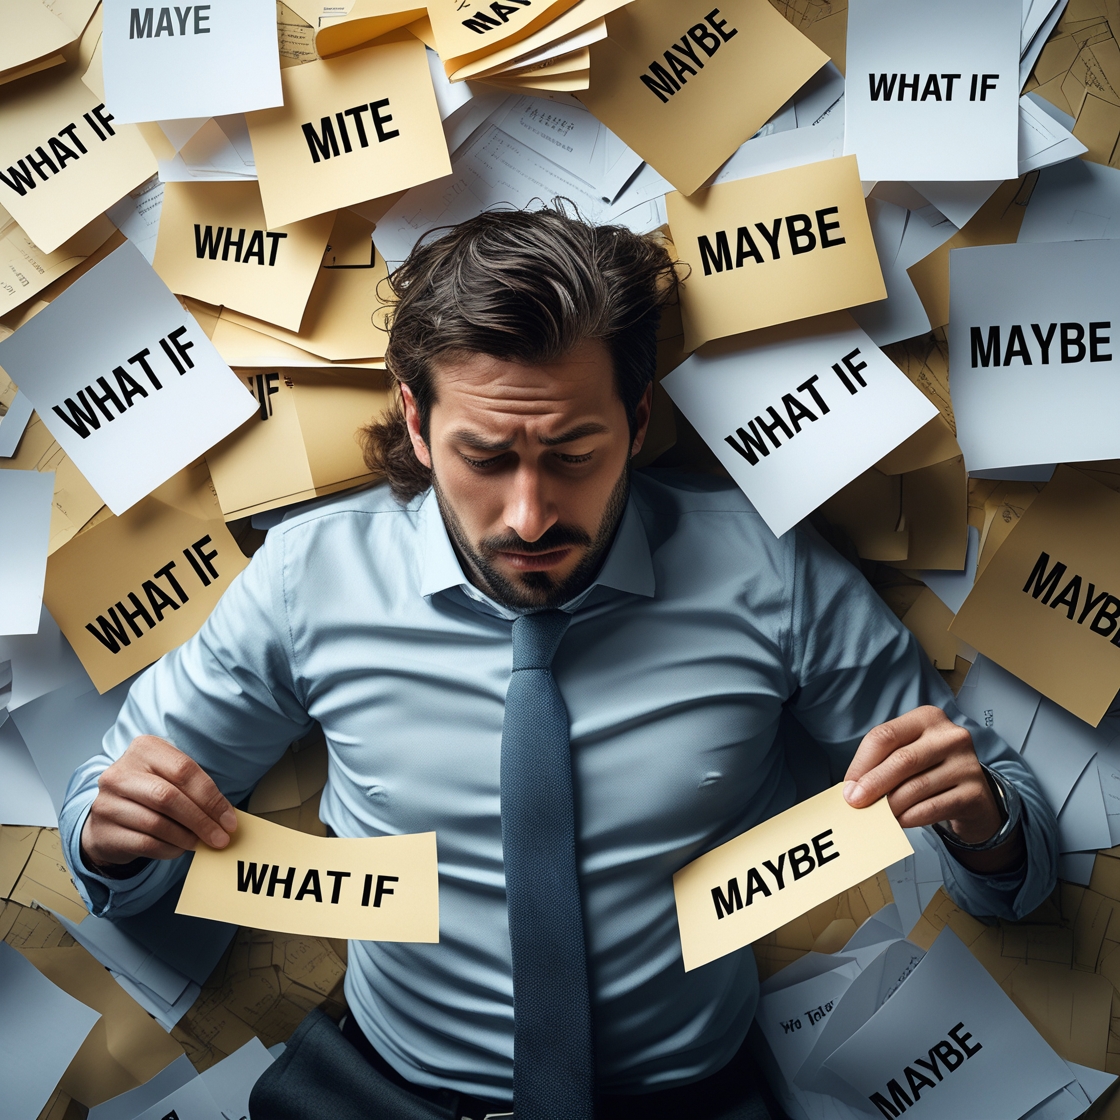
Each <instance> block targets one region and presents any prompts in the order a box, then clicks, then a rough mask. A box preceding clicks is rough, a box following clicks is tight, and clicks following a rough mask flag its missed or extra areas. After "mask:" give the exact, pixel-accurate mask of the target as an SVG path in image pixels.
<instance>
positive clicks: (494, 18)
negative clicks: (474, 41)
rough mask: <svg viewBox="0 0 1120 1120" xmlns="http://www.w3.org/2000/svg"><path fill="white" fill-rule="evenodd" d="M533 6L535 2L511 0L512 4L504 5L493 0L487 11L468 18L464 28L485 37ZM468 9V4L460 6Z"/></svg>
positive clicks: (464, 21) (500, 0)
mask: <svg viewBox="0 0 1120 1120" xmlns="http://www.w3.org/2000/svg"><path fill="white" fill-rule="evenodd" d="M532 6H533V0H511V3H508V4H504V3H502V0H493V3H492V4H490V5H489V7H488V8H487V11H485V12H484V11H481V10H480V11H477V12H475V13H474V15H473V16H468V17H467V19H465V20H463V21H462V22H463V26H464V27H466V28H468V29H469V30H471V31H473V32H474V33H475V34H476V35H485V34H486V32H487V31H493V30H494V28H495V27H501V26H502V24H503V23H509V17H510V16H515V15H518V14H519V13H520V12H522V11H524V10H525V9H526V8H531V7H532ZM460 7H464V8H465V7H466V4H462V5H460Z"/></svg>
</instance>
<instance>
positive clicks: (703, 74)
mask: <svg viewBox="0 0 1120 1120" xmlns="http://www.w3.org/2000/svg"><path fill="white" fill-rule="evenodd" d="M826 62H828V56H827V55H826V54H825V53H824V52H823V51H822V50H820V48H819V47H816V46H814V45H813V44H812V43H811V42H810V41H809V40H808V39H807V38H805V36H804V35H802V34H801V32H800V31H798V30H797V29H796V28H795V27H793V26H792V25H791V24H790V23H789V22H788V21H786V20H785V19H784V18H783V17H782V16H781V14H780V13H779V12H777V11H776V10H775V9H774V7H773V6H772V5H771V4H770V3H768V0H722V2H721V3H720V4H719V6H718V7H717V6H714V4H713V3H712V2H709V0H636V3H632V4H628V5H627V6H626V7H625V8H623V9H622V10H621V11H617V12H614V13H612V14H611V15H609V16H608V17H607V38H606V39H604V40H602V41H601V42H598V43H595V44H594V45H593V46H592V47H591V86H590V88H589V89H588V91H587V92H586V93H581V94H580V95H579V98H580V100H581V101H583V102H584V103H585V104H586V105H587V107H588V108H589V109H590V110H591V111H592V112H593V113H594V114H595V116H596V117H598V118H599V119H600V120H601V121H602V122H603V123H604V124H605V125H606V126H607V127H608V128H610V129H611V130H612V131H613V132H615V133H616V134H617V135H618V136H620V137H621V138H622V139H623V140H625V141H626V143H627V144H629V145H630V147H631V148H633V149H634V151H636V152H637V153H638V154H639V155H640V156H641V157H642V158H643V159H644V160H646V161H647V162H648V163H649V164H650V165H651V166H653V167H654V168H656V170H657V171H659V172H660V173H661V174H662V175H664V176H665V178H666V179H668V180H669V182H670V183H672V184H673V186H674V187H676V188H677V190H679V191H681V192H682V193H684V194H691V193H692V192H693V191H694V190H696V189H697V188H698V187H699V186H700V185H701V184H702V183H704V182H705V181H706V180H707V179H708V178H710V177H711V175H712V173H713V172H715V171H716V169H717V168H718V167H719V166H720V164H722V163H723V162H724V161H725V160H727V159H728V158H730V156H731V155H732V153H733V152H734V151H735V149H736V148H738V147H739V145H740V144H742V143H743V142H744V141H745V140H748V139H749V138H750V137H751V136H753V135H754V134H755V133H756V132H757V131H758V130H759V129H760V128H761V127H762V126H763V124H765V123H766V121H768V120H769V119H770V117H772V116H773V115H774V113H776V112H777V111H778V109H780V108H781V107H782V105H784V104H785V102H786V101H788V100H789V99H790V98H791V97H792V96H793V95H794V94H795V93H796V92H797V91H798V89H800V88H801V86H803V85H804V84H805V83H806V82H807V81H808V80H809V79H810V78H811V77H812V76H813V75H814V74H815V73H816V72H817V71H818V70H819V69H820V68H821V67H822V66H824V65H825V63H826Z"/></svg>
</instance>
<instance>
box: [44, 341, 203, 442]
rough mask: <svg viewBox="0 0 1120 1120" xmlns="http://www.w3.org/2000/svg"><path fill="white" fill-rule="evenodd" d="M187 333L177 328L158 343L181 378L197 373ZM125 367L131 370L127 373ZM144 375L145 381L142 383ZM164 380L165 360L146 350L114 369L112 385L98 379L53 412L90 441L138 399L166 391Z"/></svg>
mask: <svg viewBox="0 0 1120 1120" xmlns="http://www.w3.org/2000/svg"><path fill="white" fill-rule="evenodd" d="M186 333H187V328H186V327H185V326H184V327H176V328H175V330H173V331H170V332H169V333H168V334H167V335H166V336H165V337H164V338H161V339H160V340H159V348H160V350H161V351H162V352H163V354H164V356H165V357H166V359H167V363H168V364H170V366H171V368H172V369H173V370H175V372H176V373H178V374H179V375H180V376H182V375H183V374H184V373H186V372H187V370H188V369H194V361H193V359H192V358H191V356H190V354H189V353H187V351H188V350H192V349H193V348H194V343H193V342H191V341H190V340H189V339H185V338H184V337H183V335H185V334H186ZM149 358H153V360H155V362H156V365H158V366H160V369H159V372H157V371H156V369H154V368H153V366H152V363H151V362H150V361H149V360H148V359H149ZM126 365H127V366H129V367H130V368H129V369H126V368H125V366H126ZM141 374H142V375H143V378H144V380H141ZM165 377H167V372H166V370H165V369H164V368H163V362H162V359H155V358H154V356H153V354H152V351H151V350H149V349H148V348H147V347H145V348H144V349H143V350H140V351H138V352H137V353H135V354H133V355H132V357H131V358H128V359H127V360H126V361H125V362H123V363H122V364H121V365H119V366H115V367H114V368H113V372H112V381H110V380H109V378H108V377H99V378H97V381H96V383H91V384H89V385H87V386H86V387H85V388H84V389H79V390H78V392H76V393H75V394H74V396H73V397H67V398H66V399H65V400H64V401H63V402H62V405H61V406H59V405H57V404H56V405H53V406H52V407H51V411H52V412H54V413H55V415H56V416H58V418H59V419H60V420H62V421H63V422H64V423H65V424H66V426H67V427H68V428H70V429H72V430H73V431H75V432H77V434H78V435H79V436H80V437H81V438H82V439H88V438H89V437H90V436H91V435H92V434H93V433H94V432H96V431H100V430H101V421H102V419H104V420H105V421H106V422H107V423H111V422H112V421H113V420H116V418H117V417H118V416H123V415H124V414H125V413H126V412H127V411H128V410H129V409H130V408H133V407H134V406H135V405H136V402H137V400H138V399H139V400H146V399H147V398H148V397H150V396H151V395H152V394H154V393H158V392H159V391H160V390H161V389H162V388H163V387H164V384H163V379H164V378H165ZM145 382H146V384H145ZM75 398H77V399H75ZM110 405H111V406H112V407H110Z"/></svg>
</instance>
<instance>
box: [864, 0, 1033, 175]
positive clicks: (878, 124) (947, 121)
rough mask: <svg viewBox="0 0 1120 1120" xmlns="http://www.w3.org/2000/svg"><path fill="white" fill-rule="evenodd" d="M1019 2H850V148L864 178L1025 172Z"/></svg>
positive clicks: (887, 0)
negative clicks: (1021, 164) (1021, 167)
mask: <svg viewBox="0 0 1120 1120" xmlns="http://www.w3.org/2000/svg"><path fill="white" fill-rule="evenodd" d="M1022 15H1023V12H1022V0H983V3H977V2H976V0H938V2H937V3H936V4H929V3H926V2H925V0H850V3H849V4H848V48H847V68H846V73H847V92H846V94H845V97H844V106H845V120H846V129H845V137H844V151H845V153H847V154H852V153H855V155H856V156H858V157H859V171H860V177H861V178H863V179H865V180H869V179H890V180H897V179H903V180H914V179H925V180H948V179H1014V178H1015V177H1016V176H1017V175H1018V174H1019V35H1020V26H1021V23H1022Z"/></svg>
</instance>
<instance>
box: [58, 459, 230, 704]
mask: <svg viewBox="0 0 1120 1120" xmlns="http://www.w3.org/2000/svg"><path fill="white" fill-rule="evenodd" d="M208 481H209V479H207V482H208ZM157 494H158V495H161V496H162V497H166V498H171V497H173V495H171V494H169V493H168V491H167V490H166V489H165V488H164V487H161V488H160V489H159V490H158V491H157ZM212 505H213V508H212V510H209V511H206V512H207V513H209V514H210V516H199V514H200V513H201V512H202V511H201V510H191V511H190V512H188V510H187V509H184V508H182V506H176V505H172V504H169V502H164V501H161V500H160V499H159V497H157V496H156V495H153V496H151V497H148V498H144V499H143V500H142V501H140V502H138V503H137V504H136V505H134V506H133V507H132V508H131V509H129V510H126V511H125V513H124V514H122V515H121V516H120V517H110V518H108V519H107V520H105V521H103V522H101V523H100V524H99V525H95V526H94V527H93V528H92V529H90V530H88V531H87V532H85V533H82V534H80V535H79V536H77V537H75V538H74V539H73V540H72V541H70V542H69V543H68V544H66V545H64V546H63V547H62V548H60V549H59V550H58V551H57V552H56V553H55V554H54V555H53V556H51V558H50V559H49V560H48V562H47V579H46V586H45V588H44V591H43V602H44V604H45V605H46V607H47V609H48V610H49V611H50V612H51V616H52V617H53V618H54V619H55V621H56V622H57V623H58V625H59V629H61V630H62V632H63V633H64V634H65V635H66V638H67V640H68V641H69V642H70V644H71V645H72V646H73V647H74V652H75V653H76V654H77V655H78V659H79V660H80V661H81V663H82V665H83V666H85V670H86V672H87V673H89V675H90V678H91V679H92V680H93V683H94V684H95V685H96V686H97V690H98V692H106V691H107V690H108V689H110V688H112V687H113V686H114V685H118V684H120V683H121V681H123V680H125V679H126V678H128V677H130V676H132V674H133V673H136V672H139V671H140V670H141V669H143V668H144V667H145V666H146V665H150V664H151V663H152V662H153V661H156V660H158V659H159V658H160V657H162V656H163V655H164V654H165V653H167V652H168V651H169V650H172V649H174V648H175V647H176V646H179V645H182V644H183V642H185V641H186V640H187V639H188V638H189V637H191V636H192V635H193V634H194V633H195V632H196V631H197V630H198V628H199V627H200V626H201V625H202V624H203V623H204V622H205V621H206V619H207V618H208V617H209V615H210V612H211V611H212V610H213V609H214V607H215V606H216V605H217V602H218V600H219V599H220V598H221V596H222V593H223V592H224V591H225V590H226V588H227V587H229V585H230V584H231V583H232V582H233V578H234V576H236V575H237V574H238V573H239V572H241V571H243V570H244V568H245V567H246V565H247V564H248V563H249V561H248V560H247V559H246V558H245V556H244V554H243V553H242V552H241V550H240V549H239V548H238V547H237V542H236V541H234V539H233V537H232V536H231V535H230V532H229V530H228V529H227V528H226V524H225V522H224V521H223V520H221V515H220V511H219V510H218V509H217V503H216V502H213V503H212Z"/></svg>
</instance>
